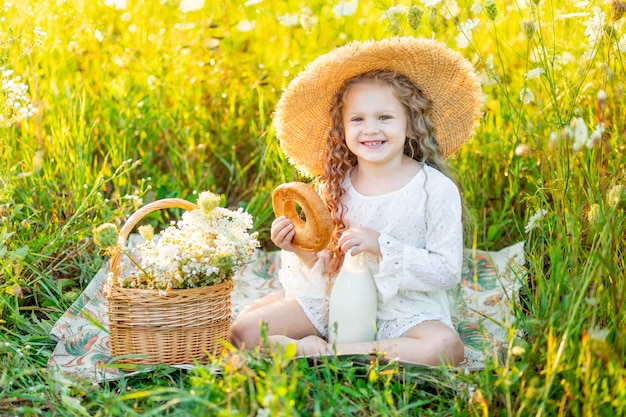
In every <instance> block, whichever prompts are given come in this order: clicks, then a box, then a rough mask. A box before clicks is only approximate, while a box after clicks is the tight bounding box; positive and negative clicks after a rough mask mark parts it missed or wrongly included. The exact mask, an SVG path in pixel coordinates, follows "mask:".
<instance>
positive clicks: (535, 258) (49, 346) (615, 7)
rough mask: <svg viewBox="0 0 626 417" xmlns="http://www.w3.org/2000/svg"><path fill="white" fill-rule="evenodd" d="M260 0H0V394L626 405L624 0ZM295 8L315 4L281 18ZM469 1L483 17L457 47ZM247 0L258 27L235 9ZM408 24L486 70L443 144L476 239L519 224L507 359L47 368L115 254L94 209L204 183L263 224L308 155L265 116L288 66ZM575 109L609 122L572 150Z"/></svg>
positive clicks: (237, 357) (581, 409) (412, 410)
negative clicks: (94, 235)
mask: <svg viewBox="0 0 626 417" xmlns="http://www.w3.org/2000/svg"><path fill="white" fill-rule="evenodd" d="M111 3H115V2H111ZM251 3H255V2H248V5H246V4H244V2H243V1H241V0H237V1H233V2H226V1H224V2H220V1H206V4H205V5H204V7H203V8H202V10H201V11H195V12H189V13H183V12H182V11H181V10H180V9H179V7H178V6H179V1H177V0H176V1H175V0H162V1H157V0H153V1H149V0H143V1H142V0H136V1H128V2H127V5H126V8H125V9H124V10H117V9H116V8H115V7H113V6H106V5H105V2H102V1H98V2H96V1H80V0H64V1H63V0H21V1H14V2H12V3H8V2H5V3H4V4H3V5H2V6H0V18H1V19H0V66H1V67H2V71H4V72H3V75H2V78H3V80H9V79H12V78H13V77H15V76H20V77H21V80H20V81H19V82H21V83H24V84H25V85H27V86H28V90H27V92H26V97H25V100H27V101H30V102H31V103H32V104H33V105H34V106H35V107H36V108H37V109H38V110H37V111H36V112H35V114H33V115H32V116H31V117H28V118H26V119H23V120H18V118H16V117H15V116H16V114H17V113H16V112H17V110H15V109H14V108H13V107H12V106H11V102H10V97H9V95H8V90H6V89H5V90H2V91H0V116H1V118H0V173H1V176H0V221H1V223H0V236H1V237H2V239H0V415H60V416H84V415H100V416H107V415H125V416H126V415H128V416H131V415H199V416H204V415H242V416H244V415H245V416H248V415H259V416H263V415H278V413H281V412H282V413H283V415H296V414H300V415H353V414H360V415H398V416H400V415H455V416H456V415H459V416H465V415H476V416H486V415H496V416H498V415H503V416H526V415H538V416H553V415H554V416H558V415H572V416H617V415H624V414H626V368H625V366H624V359H623V358H624V357H625V356H626V338H625V337H624V333H625V326H626V307H624V305H625V302H626V283H625V281H626V280H625V276H626V270H625V269H626V268H625V263H626V260H625V258H624V251H625V249H626V237H625V236H626V201H625V199H626V196H625V195H624V194H622V195H621V199H619V198H618V199H615V198H614V193H615V191H614V190H620V188H619V187H626V168H625V167H626V152H625V151H626V149H625V148H626V145H625V142H624V139H625V137H626V133H625V125H624V120H625V115H624V110H623V109H624V108H626V107H625V106H626V96H625V94H624V83H625V80H626V69H625V65H624V58H625V53H624V52H620V48H622V50H625V49H626V45H625V44H626V38H625V36H626V27H624V22H626V18H624V17H622V16H620V14H619V11H620V10H622V11H623V9H625V8H626V6H625V5H624V3H623V2H619V1H612V2H610V3H606V2H588V4H587V2H579V3H578V4H576V5H573V4H571V3H573V2H565V1H557V0H555V1H549V0H537V1H535V0H528V1H518V2H504V1H499V0H496V1H493V2H491V5H490V4H489V3H490V2H489V1H487V2H484V3H480V4H481V5H482V10H481V12H480V13H478V14H475V13H473V12H472V11H471V10H474V11H476V9H475V8H474V9H471V8H472V5H473V3H474V2H473V1H465V0H457V2H456V3H455V2H453V1H448V2H444V3H443V4H439V5H437V6H436V7H434V8H428V7H425V6H424V5H423V4H422V3H421V2H418V1H415V2H413V5H415V6H417V7H419V8H420V9H421V10H422V11H423V12H424V14H423V16H422V17H421V20H420V25H419V27H416V25H415V22H411V24H409V22H408V21H407V19H406V10H404V14H398V15H394V14H392V13H390V12H389V11H388V10H389V8H390V7H392V6H394V3H392V2H391V1H382V0H381V1H372V2H366V1H361V2H359V5H358V8H357V10H356V11H355V12H354V13H353V14H350V15H347V16H336V15H335V14H334V12H333V7H334V6H335V5H336V4H337V3H339V2H337V3H335V2H331V1H310V2H298V1H295V0H285V1H282V2H273V1H268V0H264V1H260V2H256V4H251ZM396 3H397V4H400V5H404V6H407V7H408V6H411V5H412V3H411V2H410V1H406V2H396ZM595 3H597V4H595ZM117 4H121V3H120V2H117ZM455 4H457V5H458V10H455V7H454V6H455ZM492 6H493V7H492ZM304 7H306V9H304ZM494 7H495V9H494ZM594 7H598V9H597V10H596V9H594ZM386 10H387V13H385V11H386ZM394 10H400V9H399V8H397V7H396V8H395V9H394ZM488 10H489V11H490V13H491V16H492V17H494V19H490V18H489V17H488V14H487V13H486V12H487V11H488ZM598 12H601V13H603V14H604V15H603V16H604V20H603V23H602V25H600V26H598V28H599V29H598V30H597V31H595V32H594V28H596V26H594V25H593V24H588V23H589V22H591V21H592V20H593V19H594V16H595V15H598ZM287 13H291V14H297V13H300V14H302V15H305V16H303V17H302V18H301V20H300V21H301V22H303V24H297V25H296V26H293V27H288V26H285V25H282V24H280V23H279V20H278V17H279V16H285V15H286V14H287ZM450 14H454V15H455V17H454V18H450ZM469 18H477V19H479V21H478V22H477V25H476V27H475V28H474V29H471V31H469V32H467V34H470V32H471V36H468V38H469V44H468V45H467V46H466V47H459V46H457V41H456V39H455V38H456V37H457V36H458V35H459V28H460V27H466V25H465V24H464V22H466V21H467V19H469ZM243 20H247V21H249V22H254V23H255V27H254V28H253V29H252V30H250V31H241V30H240V29H241V27H242V26H241V22H242V21H243ZM310 22H313V24H312V25H310V26H309V23H310ZM522 26H523V27H524V28H526V30H525V31H524V30H523V29H522ZM238 28H239V29H238ZM531 29H532V30H531ZM585 31H587V33H586V32H585ZM42 32H43V33H42ZM593 33H597V35H598V36H597V37H595V38H594V39H590V37H589V35H590V34H593ZM395 34H400V35H411V34H412V35H420V36H427V37H434V38H435V39H438V40H440V41H442V42H445V43H446V44H448V45H450V46H451V47H453V48H454V49H458V50H459V51H461V52H462V53H463V55H464V56H466V57H467V58H468V59H469V60H471V61H472V63H473V64H474V65H475V66H476V68H477V70H478V71H479V72H480V73H481V74H483V77H484V79H485V81H486V82H485V85H484V91H485V93H486V94H487V99H486V103H485V108H484V111H485V113H484V117H483V118H482V120H481V123H480V125H479V127H478V129H477V131H476V134H475V135H474V137H473V138H472V139H470V141H469V142H468V143H467V145H466V146H465V147H463V148H462V149H461V150H460V151H459V153H458V154H457V155H456V156H455V157H454V159H452V164H453V165H454V167H455V169H456V170H457V171H458V172H459V174H460V175H461V178H462V181H463V185H464V193H465V197H466V200H467V202H468V205H469V207H470V210H471V211H472V212H473V214H474V217H475V218H476V224H475V233H474V236H471V237H470V240H471V239H472V238H473V239H474V241H475V242H476V243H475V245H476V246H477V247H478V248H480V249H489V250H493V249H498V248H501V247H504V246H506V245H508V244H511V243H514V242H517V241H520V240H525V241H526V249H527V264H528V277H527V284H526V285H525V287H524V289H523V292H522V296H521V302H520V304H519V306H518V307H517V308H516V311H515V313H516V316H517V327H518V329H513V330H521V331H522V332H523V337H522V338H521V339H519V340H517V341H515V344H513V343H512V344H511V345H510V346H511V347H510V348H509V351H508V354H507V356H506V358H505V361H504V363H502V364H492V363H488V364H487V366H486V369H485V370H484V371H480V372H475V373H470V374H464V373H462V372H451V371H445V370H437V371H432V372H431V371H429V372H424V371H421V370H416V369H402V368H400V367H398V366H397V365H394V364H385V363H378V362H376V361H374V362H373V363H363V364H360V365H358V366H349V365H350V364H349V363H346V362H345V361H344V362H341V361H336V360H328V361H323V362H320V363H317V364H311V363H309V362H307V361H304V360H294V359H293V358H292V357H291V355H292V353H291V352H275V353H272V355H271V356H270V357H269V358H267V357H259V356H258V355H254V354H240V353H238V352H234V351H227V353H226V354H225V355H224V357H222V358H216V359H215V361H214V362H213V363H211V364H209V365H207V366H203V367H198V368H197V369H195V370H193V371H183V370H179V369H172V368H162V369H157V370H155V371H153V372H150V373H144V374H141V375H139V376H133V377H127V378H124V379H122V380H119V381H114V382H105V383H102V384H101V385H98V386H94V385H92V384H90V383H89V382H86V381H81V380H69V381H67V382H66V383H63V384H56V383H55V381H54V380H53V379H52V376H51V375H50V373H49V372H48V370H47V366H46V362H47V359H48V357H49V356H50V354H51V353H52V350H53V349H54V346H55V343H54V342H53V341H52V340H51V339H50V338H49V336H48V333H49V331H50V329H51V327H52V325H53V324H54V323H55V321H56V319H58V318H59V317H60V316H61V315H62V314H63V312H65V310H66V309H67V308H68V307H69V306H70V305H71V303H72V302H73V301H74V299H75V298H76V297H77V296H78V294H80V292H81V291H82V289H83V288H85V286H86V285H87V284H88V283H89V280H90V279H91V278H92V277H93V275H94V274H95V272H96V271H97V270H98V269H100V267H101V266H102V265H103V264H104V262H105V261H106V258H105V257H103V255H101V254H99V253H98V251H97V250H96V248H95V245H94V244H93V242H92V240H91V228H92V227H93V225H97V224H100V223H102V222H105V221H106V222H114V223H117V224H121V223H123V221H124V220H125V219H126V218H127V217H128V216H129V215H130V214H131V213H132V212H133V211H134V210H136V209H137V207H138V206H139V205H141V204H142V203H145V202H149V201H152V200H155V199H160V198H164V197H172V196H176V197H181V198H185V199H194V198H195V197H194V194H195V193H196V192H198V191H201V190H204V189H209V190H211V191H214V192H217V193H221V194H223V195H225V198H226V202H227V204H228V205H229V206H230V207H237V206H242V207H245V208H246V209H247V210H248V211H250V212H251V213H252V214H253V215H254V217H255V229H256V230H258V231H259V232H260V234H261V237H262V239H263V241H264V245H265V247H267V248H270V247H271V243H270V242H269V239H268V230H269V224H270V223H271V220H272V216H273V214H272V209H271V206H270V199H269V195H270V193H271V191H272V189H273V188H274V187H275V186H276V185H277V184H279V183H282V182H285V181H291V180H293V179H298V178H299V177H298V174H297V173H296V172H295V171H294V170H293V169H292V168H291V167H290V166H289V165H288V164H287V162H286V160H285V158H284V156H283V155H282V153H281V151H280V147H279V146H278V143H277V140H276V138H275V137H274V133H273V130H272V127H271V123H272V110H273V108H274V105H275V103H276V101H277V100H278V98H279V96H280V92H281V90H282V89H283V88H284V87H285V86H286V85H287V83H288V82H289V80H291V79H292V78H293V77H294V76H295V75H296V74H297V73H298V71H299V70H301V69H302V68H303V66H304V65H305V64H306V63H308V62H310V61H311V60H312V59H314V58H315V57H316V56H318V55H319V54H320V53H323V52H326V51H329V50H331V49H332V48H333V47H335V46H338V45H342V44H344V43H345V42H348V41H350V40H358V39H369V38H383V37H387V36H391V35H395ZM529 35H530V36H529ZM593 40H595V43H594V42H591V41H593ZM535 69H541V70H542V74H540V75H539V76H538V77H536V78H532V77H529V78H527V77H526V76H525V75H526V74H528V73H529V71H531V70H535ZM9 70H12V71H14V73H13V74H11V75H9V73H8V72H6V71H9ZM536 72H537V71H535V73H536ZM531 74H532V72H531ZM522 88H528V89H529V90H530V91H532V93H533V96H534V100H533V101H532V102H529V103H526V104H525V103H523V102H522V101H521V100H520V91H521V90H522ZM600 90H602V91H604V92H606V96H607V98H606V101H601V100H600V101H599V100H598V99H597V94H598V92H599V91H600ZM22 103H24V104H27V102H26V101H22ZM576 117H579V118H580V119H579V121H578V124H579V126H580V124H581V123H583V124H585V125H586V126H587V127H588V129H589V134H591V133H592V132H593V131H594V129H595V128H596V126H597V125H598V124H599V123H600V122H603V123H604V127H605V129H604V131H603V132H602V134H601V136H600V137H599V140H598V142H597V143H595V144H594V146H592V147H587V146H583V147H582V148H581V149H580V150H577V151H574V150H573V145H574V143H575V138H574V137H573V136H572V133H568V132H569V130H568V128H569V127H570V125H571V122H572V120H573V119H574V118H576ZM519 145H526V146H527V147H526V148H522V147H519ZM516 150H517V152H516ZM621 189H622V190H623V188H621ZM538 210H545V215H544V216H542V218H541V219H539V220H538V221H537V223H536V227H534V228H532V229H531V230H528V231H525V226H526V225H527V223H528V222H529V220H530V219H531V217H532V216H533V214H535V213H536V212H537V211H538ZM176 215H177V213H175V212H172V213H166V215H165V219H160V220H159V219H157V218H153V221H154V222H155V223H156V222H158V221H163V220H167V218H168V217H172V216H176ZM514 334H515V332H514V331H511V341H513V336H514ZM514 345H515V346H517V348H516V349H513V348H512V347H513V346H514Z"/></svg>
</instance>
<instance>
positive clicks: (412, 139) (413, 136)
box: [318, 70, 467, 278]
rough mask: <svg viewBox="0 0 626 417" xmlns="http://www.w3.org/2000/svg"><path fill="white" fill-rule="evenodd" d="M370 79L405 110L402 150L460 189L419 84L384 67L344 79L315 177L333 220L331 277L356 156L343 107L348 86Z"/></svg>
mask: <svg viewBox="0 0 626 417" xmlns="http://www.w3.org/2000/svg"><path fill="white" fill-rule="evenodd" d="M372 81H378V82H384V83H386V84H388V85H389V86H390V87H392V88H393V90H394V92H395V95H396V97H397V98H398V100H399V101H400V103H401V104H402V106H403V107H404V108H405V110H406V113H407V129H406V135H407V138H406V142H405V145H404V153H405V154H406V155H407V156H409V157H411V158H413V159H415V160H416V161H419V162H421V163H424V164H427V165H430V166H431V167H433V168H435V169H437V170H439V171H441V172H442V173H443V174H444V175H446V176H447V177H449V178H450V179H451V180H452V181H453V182H454V183H455V184H456V185H457V187H458V188H459V191H460V190H461V186H460V181H459V179H458V177H457V175H456V174H454V172H453V171H452V168H451V166H450V165H449V164H448V163H447V162H446V160H445V158H444V157H443V155H442V154H441V151H440V149H439V143H438V142H437V139H436V136H435V129H434V126H433V124H432V122H431V120H430V117H429V116H428V114H429V112H430V108H431V102H430V100H428V99H427V98H426V97H424V95H423V93H422V91H421V90H420V89H419V87H417V86H416V85H415V84H414V83H413V82H412V81H411V80H410V79H408V78H407V77H405V76H404V75H402V74H399V73H396V72H393V71H385V70H377V71H371V72H367V73H364V74H361V75H357V76H355V77H352V78H348V79H346V80H345V81H344V83H343V85H342V87H341V89H340V90H339V91H338V92H337V94H336V95H335V97H334V98H333V101H332V106H331V110H330V118H331V121H332V127H331V129H330V132H329V134H328V138H327V140H326V147H327V151H328V155H327V160H326V167H325V169H324V174H323V175H322V176H321V177H320V178H319V179H318V181H319V185H320V186H321V187H320V188H321V192H322V197H323V199H324V201H325V202H326V204H327V206H328V208H329V210H330V213H331V216H332V218H333V222H334V224H335V229H334V233H333V236H332V238H331V241H330V244H329V245H328V249H329V251H330V254H331V258H330V261H329V265H328V273H329V276H330V277H331V278H332V277H334V276H335V275H337V273H338V272H339V269H340V268H341V264H342V263H343V258H344V254H343V252H342V251H341V249H340V247H339V237H340V236H341V233H342V232H343V230H345V229H346V228H347V226H348V225H347V224H345V222H344V219H343V214H344V213H345V212H346V210H347V207H346V206H345V205H344V204H343V196H344V194H345V193H346V190H345V189H344V188H343V184H344V181H345V179H346V176H347V175H348V173H349V172H350V170H351V169H352V168H353V167H354V166H356V165H357V159H356V156H355V155H354V154H353V153H352V152H351V151H350V149H348V146H347V145H346V141H345V135H344V126H343V109H344V106H345V103H346V97H347V95H348V93H349V92H350V89H351V88H353V87H354V86H356V85H359V84H362V83H365V82H372ZM465 212H466V210H465V208H464V213H465ZM465 217H467V215H466V214H464V218H465Z"/></svg>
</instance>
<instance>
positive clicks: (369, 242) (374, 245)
mask: <svg viewBox="0 0 626 417" xmlns="http://www.w3.org/2000/svg"><path fill="white" fill-rule="evenodd" d="M379 236H380V233H378V232H377V231H376V230H373V229H370V228H369V227H352V228H350V229H346V231H345V232H343V233H342V234H341V237H340V238H339V246H340V247H341V250H343V251H344V252H348V251H350V253H351V254H352V255H358V254H359V253H361V252H369V253H371V254H372V255H374V256H382V254H381V253H380V246H379V245H378V237H379Z"/></svg>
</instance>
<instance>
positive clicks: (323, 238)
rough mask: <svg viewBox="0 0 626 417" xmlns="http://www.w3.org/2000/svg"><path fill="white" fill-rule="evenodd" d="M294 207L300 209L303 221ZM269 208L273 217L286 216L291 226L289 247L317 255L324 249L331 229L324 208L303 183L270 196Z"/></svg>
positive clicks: (316, 195)
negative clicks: (292, 234)
mask: <svg viewBox="0 0 626 417" xmlns="http://www.w3.org/2000/svg"><path fill="white" fill-rule="evenodd" d="M296 203H297V204H298V205H299V206H300V207H301V208H302V211H303V212H304V216H305V220H303V219H302V218H301V217H300V215H299V213H298V211H297V210H296ZM272 205H273V206H274V214H276V217H280V216H286V217H287V218H289V220H291V222H292V223H293V228H294V231H295V235H294V237H293V240H292V241H291V244H292V245H293V246H295V247H296V248H299V249H302V250H305V251H308V252H319V251H321V250H322V249H324V248H325V247H326V246H327V245H328V242H330V238H331V236H332V233H333V229H334V228H335V226H334V223H333V219H332V218H331V217H330V212H329V211H328V207H326V204H325V203H324V201H322V199H321V197H320V196H319V195H318V194H317V193H316V192H315V190H314V189H313V187H311V186H310V185H307V184H305V183H303V182H288V183H285V184H281V185H279V186H278V187H276V188H275V189H274V191H273V192H272Z"/></svg>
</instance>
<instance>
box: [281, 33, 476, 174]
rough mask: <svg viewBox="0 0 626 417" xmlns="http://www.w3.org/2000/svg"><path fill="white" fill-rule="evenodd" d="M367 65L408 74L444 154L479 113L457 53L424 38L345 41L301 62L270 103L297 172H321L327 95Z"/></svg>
mask: <svg viewBox="0 0 626 417" xmlns="http://www.w3.org/2000/svg"><path fill="white" fill-rule="evenodd" d="M373 70H389V71H395V72H397V73H400V74H402V75H404V76H406V77H408V78H409V79H410V80H411V81H413V83H414V84H415V85H417V86H418V87H419V88H420V89H421V90H422V92H423V94H424V96H426V98H428V99H429V100H430V101H431V102H432V109H431V111H430V118H431V121H432V122H433V124H434V126H435V134H436V137H437V141H438V142H439V146H440V150H441V152H442V154H443V155H444V157H448V156H449V155H451V154H452V153H453V152H454V151H456V150H457V149H458V148H459V147H460V146H461V145H462V144H463V143H464V142H465V141H466V140H467V139H468V138H469V137H470V135H471V134H472V131H473V129H474V127H475V124H476V120H477V119H478V118H479V117H480V114H481V111H480V108H481V106H482V103H483V93H482V90H481V87H480V80H479V78H478V77H477V75H476V74H475V72H474V68H473V66H472V64H470V63H469V61H467V60H466V59H465V58H464V57H463V56H461V55H460V54H459V53H457V52H455V51H453V50H451V49H450V48H448V47H447V46H446V45H445V44H443V43H441V42H438V41H434V40H430V39H424V38H414V37H394V38H390V39H385V40H380V41H365V42H351V43H349V44H346V45H344V46H342V47H339V48H337V49H334V50H333V51H331V52H329V53H327V54H324V55H322V56H320V57H318V58H317V59H315V60H314V61H313V62H311V63H310V64H309V65H307V66H306V68H305V69H304V70H303V71H302V72H301V73H300V74H299V75H298V76H297V77H296V78H294V79H293V80H292V81H291V83H290V84H289V86H288V87H287V89H286V90H285V91H284V93H283V94H282V96H281V98H280V100H279V101H278V104H277V106H276V112H275V118H274V127H275V129H276V136H277V137H278V139H279V140H280V145H281V147H282V149H283V151H284V153H285V155H286V156H287V158H288V159H289V161H290V162H291V163H292V164H293V165H294V166H295V167H296V168H297V169H298V170H299V171H300V172H302V173H303V174H305V175H308V176H320V175H322V174H323V172H324V166H325V163H326V153H327V152H326V140H327V138H328V132H329V130H330V128H331V120H330V115H329V112H330V107H331V104H332V99H333V97H334V96H335V94H336V93H337V92H338V91H339V89H340V88H341V86H342V84H343V82H344V80H345V79H347V78H350V77H354V76H356V75H359V74H363V73H366V72H370V71H373Z"/></svg>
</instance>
